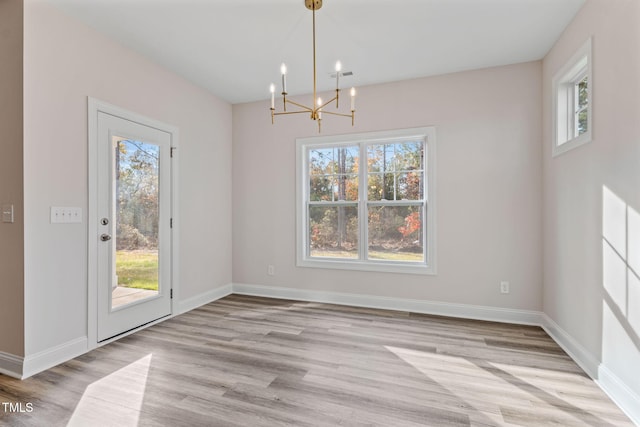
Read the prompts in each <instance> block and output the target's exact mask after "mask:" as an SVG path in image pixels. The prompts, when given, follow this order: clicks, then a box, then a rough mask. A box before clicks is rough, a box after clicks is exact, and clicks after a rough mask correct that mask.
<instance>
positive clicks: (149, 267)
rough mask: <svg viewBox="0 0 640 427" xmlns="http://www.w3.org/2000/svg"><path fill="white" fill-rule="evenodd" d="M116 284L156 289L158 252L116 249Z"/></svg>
mask: <svg viewBox="0 0 640 427" xmlns="http://www.w3.org/2000/svg"><path fill="white" fill-rule="evenodd" d="M116 275H117V276H118V286H124V287H127V288H136V289H148V290H152V291H157V290H158V252H154V251H117V252H116Z"/></svg>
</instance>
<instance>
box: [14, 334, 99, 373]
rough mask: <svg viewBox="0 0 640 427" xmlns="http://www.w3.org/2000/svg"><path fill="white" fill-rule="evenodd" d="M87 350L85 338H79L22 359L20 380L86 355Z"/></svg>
mask: <svg viewBox="0 0 640 427" xmlns="http://www.w3.org/2000/svg"><path fill="white" fill-rule="evenodd" d="M87 350H88V346H87V337H79V338H76V339H74V340H71V341H68V342H66V343H62V344H60V345H57V346H55V347H51V348H49V349H46V350H43V351H41V352H39V353H36V354H34V355H32V356H27V357H25V358H24V364H23V366H22V379H25V378H29V377H30V376H33V375H35V374H37V373H39V372H42V371H46V370H47V369H49V368H53V367H54V366H56V365H59V364H60V363H64V362H66V361H68V360H71V359H73V358H75V357H78V356H80V355H81V354H84V353H86V352H87Z"/></svg>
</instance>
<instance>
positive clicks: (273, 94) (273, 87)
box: [269, 83, 276, 110]
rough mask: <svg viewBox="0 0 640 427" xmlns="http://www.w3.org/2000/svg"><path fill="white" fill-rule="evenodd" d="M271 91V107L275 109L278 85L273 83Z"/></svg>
mask: <svg viewBox="0 0 640 427" xmlns="http://www.w3.org/2000/svg"><path fill="white" fill-rule="evenodd" d="M269 92H271V109H272V110H274V109H275V108H276V85H274V84H273V83H271V86H269Z"/></svg>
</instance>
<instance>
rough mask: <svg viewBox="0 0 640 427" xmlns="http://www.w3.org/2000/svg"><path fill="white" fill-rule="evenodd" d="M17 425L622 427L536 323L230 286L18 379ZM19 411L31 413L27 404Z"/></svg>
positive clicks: (11, 383) (4, 421)
mask: <svg viewBox="0 0 640 427" xmlns="http://www.w3.org/2000/svg"><path fill="white" fill-rule="evenodd" d="M0 402H12V403H22V404H23V405H26V404H27V403H31V404H32V405H33V411H32V412H25V413H10V412H6V411H3V408H2V406H0V424H1V425H11V426H57V425H67V424H68V425H78V426H102V425H104V426H127V425H131V426H136V425H138V426H152V425H157V426H201V425H202V426H216V425H225V426H226V425H229V426H232V425H238V426H276V425H294V426H339V425H344V426H363V425H380V426H416V425H423V426H424V425H427V426H468V425H472V426H516V425H517V426H536V427H537V426H546V425H554V426H612V427H613V426H615V427H620V426H630V425H632V423H631V422H630V421H629V420H628V419H627V418H626V417H625V416H624V415H623V414H622V413H621V411H620V410H619V409H618V408H617V407H616V406H615V405H614V404H613V403H612V402H611V401H610V400H609V399H608V398H607V396H606V395H605V394H604V393H603V392H602V391H601V390H600V389H599V388H598V387H597V386H596V385H595V384H594V383H593V381H591V380H590V379H589V378H588V377H587V375H586V374H585V373H584V372H583V371H582V370H581V369H580V368H579V367H578V366H577V365H576V364H575V363H574V362H573V361H572V360H571V359H570V358H569V357H568V356H567V355H566V354H565V353H564V352H563V351H562V350H561V349H560V348H559V347H558V346H557V345H556V344H555V343H554V342H553V340H551V338H549V336H547V334H546V333H545V332H544V331H543V330H541V329H540V328H538V327H531V326H519V325H507V324H500V323H492V322H480V321H470V320H461V319H453V318H445V317H438V316H428V315H420V314H413V313H406V312H394V311H385V310H373V309H362V308H353V307H344V306H336V305H328V304H319V303H305V302H294V301H284V300H275V299H265V298H257V297H246V296H238V295H232V296H228V297H226V298H223V299H221V300H219V301H216V302H214V303H211V304H208V305H206V306H203V307H201V308H199V309H197V310H194V311H191V312H189V313H186V314H183V315H181V316H178V317H176V318H173V319H170V320H167V321H165V322H163V323H160V324H158V325H155V326H153V327H151V328H148V329H146V330H143V331H140V332H138V333H136V334H133V335H130V336H128V337H125V338H122V339H120V340H118V341H116V342H114V343H111V344H108V345H106V346H103V347H100V348H98V349H96V350H94V351H92V352H90V353H87V354H86V355H83V356H81V357H78V358H76V359H74V360H71V361H69V362H67V363H64V364H62V365H59V366H57V367H55V368H53V369H50V370H48V371H46V372H43V373H41V374H38V375H36V376H34V377H32V378H29V379H27V380H25V381H18V380H14V379H11V378H8V377H5V376H2V375H0ZM25 409H26V408H25Z"/></svg>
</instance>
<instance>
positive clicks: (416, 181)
mask: <svg viewBox="0 0 640 427" xmlns="http://www.w3.org/2000/svg"><path fill="white" fill-rule="evenodd" d="M422 177H423V173H422V172H407V173H400V174H398V176H397V177H396V196H397V200H422V195H423V193H424V186H423V184H422Z"/></svg>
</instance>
